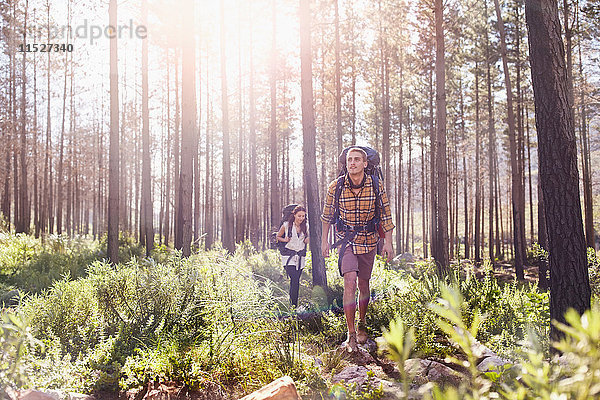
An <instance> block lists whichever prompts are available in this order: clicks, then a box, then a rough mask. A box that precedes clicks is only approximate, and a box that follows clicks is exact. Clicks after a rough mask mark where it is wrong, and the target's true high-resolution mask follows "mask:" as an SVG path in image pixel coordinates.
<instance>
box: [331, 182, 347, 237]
mask: <svg viewBox="0 0 600 400" xmlns="http://www.w3.org/2000/svg"><path fill="white" fill-rule="evenodd" d="M345 179H346V175H340V176H338V178H337V182H336V184H335V195H334V199H333V223H334V225H336V227H337V225H338V222H339V221H341V219H340V196H341V195H342V190H343V189H344V180H345Z"/></svg>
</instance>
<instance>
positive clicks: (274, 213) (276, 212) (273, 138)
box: [269, 0, 281, 229]
mask: <svg viewBox="0 0 600 400" xmlns="http://www.w3.org/2000/svg"><path fill="white" fill-rule="evenodd" d="M271 4H272V27H273V30H272V40H271V65H270V68H271V70H270V73H269V75H270V80H269V85H270V89H271V122H270V125H269V138H270V141H269V146H270V150H271V227H272V229H277V228H278V226H279V218H280V213H281V212H280V209H281V205H280V203H279V186H278V184H277V177H278V176H279V173H278V172H277V47H276V41H275V38H276V22H277V21H276V20H277V12H276V7H275V4H276V1H275V0H272V2H271Z"/></svg>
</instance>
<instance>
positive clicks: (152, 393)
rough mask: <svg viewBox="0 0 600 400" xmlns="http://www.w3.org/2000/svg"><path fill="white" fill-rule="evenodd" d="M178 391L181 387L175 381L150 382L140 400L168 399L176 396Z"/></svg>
mask: <svg viewBox="0 0 600 400" xmlns="http://www.w3.org/2000/svg"><path fill="white" fill-rule="evenodd" d="M180 391H181V387H178V386H177V384H176V383H175V382H167V383H156V382H150V383H148V389H147V391H146V393H145V395H144V397H142V400H170V399H174V398H176V397H177V394H178V392H180ZM138 396H139V395H138Z"/></svg>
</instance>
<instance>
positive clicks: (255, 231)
mask: <svg viewBox="0 0 600 400" xmlns="http://www.w3.org/2000/svg"><path fill="white" fill-rule="evenodd" d="M249 23H250V28H249V30H250V33H249V37H250V44H249V51H250V55H249V58H250V88H249V93H248V97H249V98H248V101H249V104H248V107H249V110H248V111H249V114H250V115H249V124H250V126H249V128H250V219H249V225H250V242H252V245H253V246H254V247H255V248H258V238H259V235H260V225H259V223H258V168H257V163H258V160H257V154H256V97H255V94H254V53H253V49H254V42H253V39H252V38H253V35H252V32H253V29H252V28H253V25H252V19H250V22H249Z"/></svg>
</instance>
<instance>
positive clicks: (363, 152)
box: [346, 146, 367, 161]
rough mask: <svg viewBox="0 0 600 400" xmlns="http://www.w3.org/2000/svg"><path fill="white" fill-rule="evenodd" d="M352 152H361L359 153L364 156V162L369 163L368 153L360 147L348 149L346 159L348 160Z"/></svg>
mask: <svg viewBox="0 0 600 400" xmlns="http://www.w3.org/2000/svg"><path fill="white" fill-rule="evenodd" d="M351 151H357V152H359V153H360V154H362V156H363V161H367V152H366V151H364V150H363V149H361V148H360V147H358V146H355V147H350V148H349V149H348V152H347V153H346V158H348V154H350V152H351Z"/></svg>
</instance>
